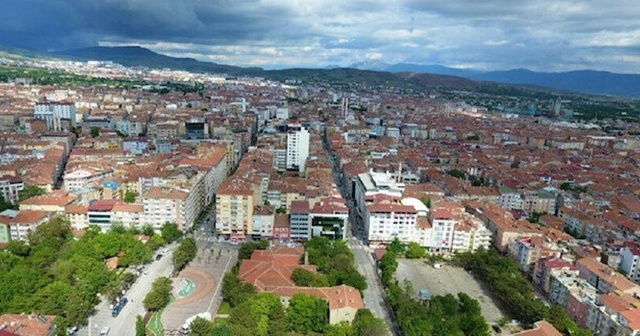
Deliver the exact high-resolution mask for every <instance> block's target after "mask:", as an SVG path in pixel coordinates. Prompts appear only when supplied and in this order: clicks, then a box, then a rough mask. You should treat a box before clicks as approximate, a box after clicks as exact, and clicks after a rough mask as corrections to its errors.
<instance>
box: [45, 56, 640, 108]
mask: <svg viewBox="0 0 640 336" xmlns="http://www.w3.org/2000/svg"><path fill="white" fill-rule="evenodd" d="M49 55H51V56H56V57H61V58H70V59H76V60H85V61H86V60H97V61H113V62H116V63H119V64H122V65H125V66H146V67H150V68H171V69H179V70H187V71H197V72H211V73H224V74H227V75H231V76H259V77H264V78H268V79H274V80H281V81H283V80H286V79H298V80H303V81H304V82H308V83H314V82H329V83H343V84H344V83H355V82H358V83H363V84H367V85H387V86H389V85H391V86H397V87H402V86H415V87H434V86H439V87H447V88H456V87H465V88H469V87H472V86H474V85H476V86H477V85H480V84H479V83H477V82H474V81H483V82H496V83H504V84H517V85H534V86H541V87H547V88H552V89H557V90H565V91H573V92H582V93H590V94H599V95H613V96H624V97H634V98H640V75H624V74H615V73H610V72H603V71H592V70H583V71H571V72H558V73H542V72H533V71H529V70H525V69H516V70H509V71H492V72H479V71H474V70H469V69H456V68H449V67H446V66H442V65H437V64H432V65H419V64H410V63H398V64H394V65H389V64H385V63H383V62H380V61H377V60H374V61H366V62H360V63H355V64H353V65H352V68H340V67H330V68H329V67H328V68H324V69H284V70H264V69H262V68H242V67H237V66H230V65H224V64H217V63H212V62H201V61H198V60H195V59H193V58H177V57H170V56H166V55H161V54H158V53H155V52H153V51H151V50H149V49H145V48H142V47H137V46H131V47H91V48H83V49H73V50H65V51H59V52H54V53H51V54H49ZM454 76H455V77H454ZM463 77H464V78H463ZM487 84H488V83H483V84H482V85H487Z"/></svg>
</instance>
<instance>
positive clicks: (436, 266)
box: [433, 264, 442, 268]
mask: <svg viewBox="0 0 640 336" xmlns="http://www.w3.org/2000/svg"><path fill="white" fill-rule="evenodd" d="M433 268H442V264H433Z"/></svg>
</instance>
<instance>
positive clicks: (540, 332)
mask: <svg viewBox="0 0 640 336" xmlns="http://www.w3.org/2000/svg"><path fill="white" fill-rule="evenodd" d="M516 335H517V336H562V333H561V332H559V331H558V329H556V328H555V327H554V326H553V325H552V324H551V323H549V322H547V321H540V322H536V323H534V325H533V329H530V330H525V331H521V332H518V333H515V334H512V336H516Z"/></svg>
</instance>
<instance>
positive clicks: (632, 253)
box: [620, 246, 640, 282]
mask: <svg viewBox="0 0 640 336" xmlns="http://www.w3.org/2000/svg"><path fill="white" fill-rule="evenodd" d="M620 258H621V260H620V269H621V270H623V271H624V272H625V273H627V277H628V278H629V279H631V280H632V281H635V282H637V281H638V280H640V262H639V261H640V247H638V246H625V247H623V248H622V249H620Z"/></svg>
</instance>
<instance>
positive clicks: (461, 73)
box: [385, 63, 480, 78]
mask: <svg viewBox="0 0 640 336" xmlns="http://www.w3.org/2000/svg"><path fill="white" fill-rule="evenodd" d="M385 70H386V71H390V72H416V73H430V74H436V75H447V76H458V77H466V78H468V77H470V76H473V75H477V74H479V73H480V72H479V71H474V70H467V69H456V68H449V67H446V66H443V65H438V64H431V65H420V64H411V63H398V64H394V65H391V66H389V67H388V68H386V69H385Z"/></svg>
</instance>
